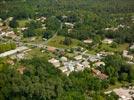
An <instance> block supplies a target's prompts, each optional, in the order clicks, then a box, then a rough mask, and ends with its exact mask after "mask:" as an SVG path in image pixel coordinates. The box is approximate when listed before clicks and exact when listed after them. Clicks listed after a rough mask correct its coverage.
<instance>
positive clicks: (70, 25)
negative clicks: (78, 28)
mask: <svg viewBox="0 0 134 100" xmlns="http://www.w3.org/2000/svg"><path fill="white" fill-rule="evenodd" d="M65 25H66V26H67V27H70V28H74V24H72V23H68V22H65Z"/></svg>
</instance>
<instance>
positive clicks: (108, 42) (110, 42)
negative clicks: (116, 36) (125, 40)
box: [102, 38, 113, 44]
mask: <svg viewBox="0 0 134 100" xmlns="http://www.w3.org/2000/svg"><path fill="white" fill-rule="evenodd" d="M102 43H105V44H112V43H113V39H108V38H106V39H104V40H103V41H102Z"/></svg>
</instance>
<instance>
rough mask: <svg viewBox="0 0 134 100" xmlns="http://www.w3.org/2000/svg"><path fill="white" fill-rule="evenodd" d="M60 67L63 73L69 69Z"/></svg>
mask: <svg viewBox="0 0 134 100" xmlns="http://www.w3.org/2000/svg"><path fill="white" fill-rule="evenodd" d="M59 69H60V70H61V71H62V72H63V73H65V72H67V71H68V69H67V67H60V68H59Z"/></svg>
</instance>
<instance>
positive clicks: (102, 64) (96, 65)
mask: <svg viewBox="0 0 134 100" xmlns="http://www.w3.org/2000/svg"><path fill="white" fill-rule="evenodd" d="M93 66H95V67H100V66H105V63H104V62H101V61H99V62H96V63H94V64H93Z"/></svg>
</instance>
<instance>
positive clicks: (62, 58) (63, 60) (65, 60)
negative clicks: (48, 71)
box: [60, 57, 68, 62]
mask: <svg viewBox="0 0 134 100" xmlns="http://www.w3.org/2000/svg"><path fill="white" fill-rule="evenodd" d="M60 60H61V61H62V62H67V60H68V59H67V58H66V57H61V59H60Z"/></svg>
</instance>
